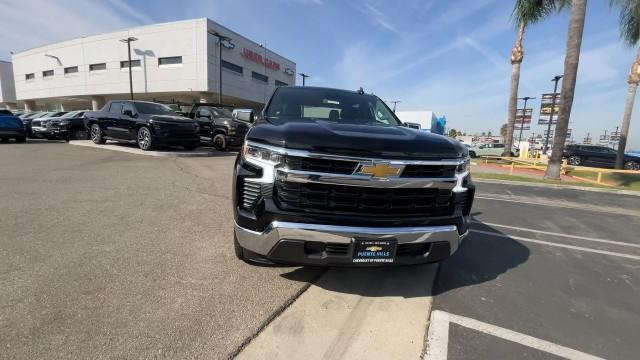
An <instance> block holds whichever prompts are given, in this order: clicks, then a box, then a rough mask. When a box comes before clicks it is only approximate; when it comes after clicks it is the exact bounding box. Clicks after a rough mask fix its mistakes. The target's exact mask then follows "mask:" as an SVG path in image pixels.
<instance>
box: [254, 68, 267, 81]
mask: <svg viewBox="0 0 640 360" xmlns="http://www.w3.org/2000/svg"><path fill="white" fill-rule="evenodd" d="M251 77H252V78H254V79H255V80H258V81H262V82H264V83H268V82H269V77H268V76H266V75H262V74H260V73H257V72H255V71H252V72H251Z"/></svg>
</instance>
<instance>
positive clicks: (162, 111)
mask: <svg viewBox="0 0 640 360" xmlns="http://www.w3.org/2000/svg"><path fill="white" fill-rule="evenodd" d="M136 109H138V112H139V113H141V114H149V115H172V116H176V115H178V114H176V113H175V112H174V111H173V110H171V108H170V107H168V106H166V105H162V104H156V103H147V102H136Z"/></svg>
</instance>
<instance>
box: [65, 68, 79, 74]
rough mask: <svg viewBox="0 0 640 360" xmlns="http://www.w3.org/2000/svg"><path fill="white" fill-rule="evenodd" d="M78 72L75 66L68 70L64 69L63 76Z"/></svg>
mask: <svg viewBox="0 0 640 360" xmlns="http://www.w3.org/2000/svg"><path fill="white" fill-rule="evenodd" d="M77 72H78V67H77V66H71V67H68V68H64V74H65V75H66V74H75V73H77Z"/></svg>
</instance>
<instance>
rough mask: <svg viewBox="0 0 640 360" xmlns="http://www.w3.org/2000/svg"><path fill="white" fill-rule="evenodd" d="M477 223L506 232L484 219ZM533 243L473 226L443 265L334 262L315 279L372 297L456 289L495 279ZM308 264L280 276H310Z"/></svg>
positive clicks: (523, 257)
mask: <svg viewBox="0 0 640 360" xmlns="http://www.w3.org/2000/svg"><path fill="white" fill-rule="evenodd" d="M473 228H475V229H478V230H482V231H488V232H494V233H496V234H498V235H502V234H503V233H502V232H500V231H498V230H496V229H494V228H492V227H490V226H487V225H484V224H482V223H474V225H473ZM529 255H530V252H529V249H528V248H527V247H526V246H524V245H522V244H520V243H519V242H517V241H516V240H513V239H510V238H506V237H500V236H492V235H485V234H479V233H473V232H471V233H470V234H469V236H467V237H466V238H465V240H464V242H463V244H462V246H461V247H460V248H459V249H458V251H457V252H456V253H455V254H454V255H453V256H451V257H450V258H448V259H446V260H445V261H443V262H441V263H440V265H439V266H438V265H436V264H425V265H416V266H398V267H373V268H330V269H328V270H327V272H326V273H325V274H324V275H322V276H321V277H320V278H319V279H318V280H317V281H315V283H314V285H315V286H319V287H321V288H323V289H325V290H329V291H336V292H340V293H347V294H354V295H360V296H367V297H379V296H400V297H403V298H413V297H421V296H435V295H438V294H442V293H446V292H448V291H451V290H455V289H459V288H463V287H467V286H473V285H476V284H481V283H484V282H488V281H492V280H495V279H496V278H498V277H499V276H500V275H502V274H504V273H506V272H508V271H509V270H511V269H514V268H516V267H518V266H519V265H520V264H523V263H525V262H526V261H527V259H528V258H529ZM308 274H309V268H306V267H303V268H296V269H295V270H293V271H291V272H288V273H284V274H282V275H281V276H282V277H284V278H286V279H288V280H293V281H305V279H308Z"/></svg>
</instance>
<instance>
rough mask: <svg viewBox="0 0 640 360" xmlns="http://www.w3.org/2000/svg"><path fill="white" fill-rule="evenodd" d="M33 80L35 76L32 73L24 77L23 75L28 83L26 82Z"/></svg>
mask: <svg viewBox="0 0 640 360" xmlns="http://www.w3.org/2000/svg"><path fill="white" fill-rule="evenodd" d="M35 78H36V74H34V73H31V74H25V75H24V79H25V80H27V81H28V80H34V79H35Z"/></svg>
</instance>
